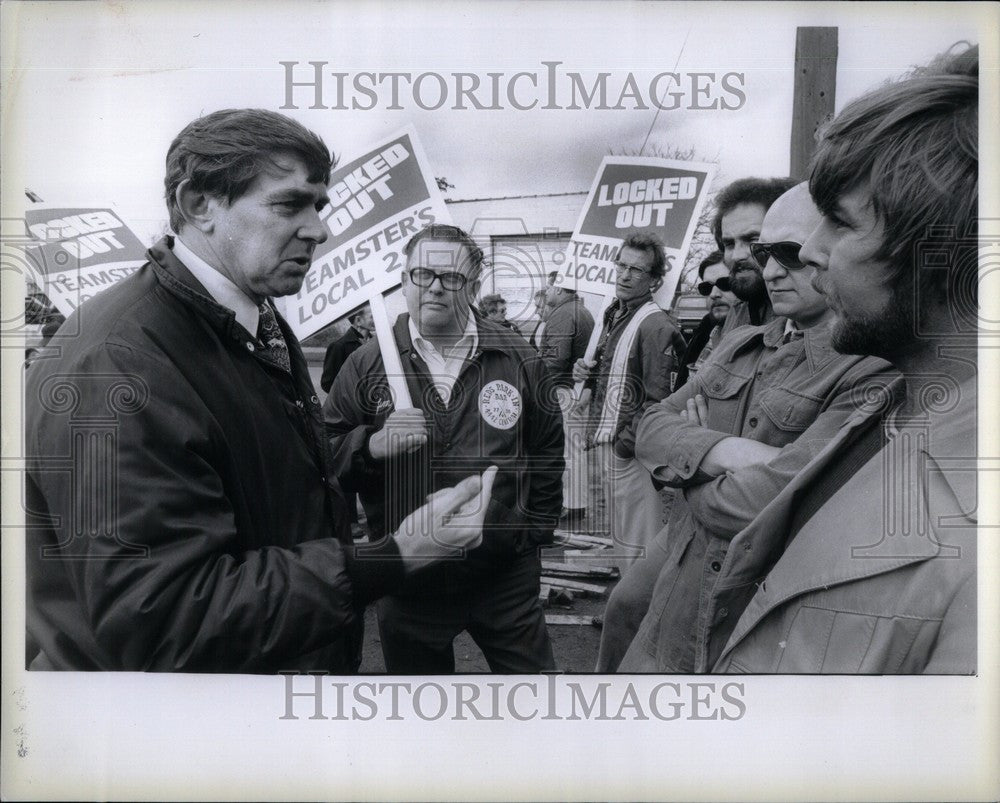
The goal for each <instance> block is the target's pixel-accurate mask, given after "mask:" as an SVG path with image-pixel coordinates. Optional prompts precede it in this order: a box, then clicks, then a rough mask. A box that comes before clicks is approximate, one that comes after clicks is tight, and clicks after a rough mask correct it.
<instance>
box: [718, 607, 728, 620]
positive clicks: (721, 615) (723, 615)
mask: <svg viewBox="0 0 1000 803" xmlns="http://www.w3.org/2000/svg"><path fill="white" fill-rule="evenodd" d="M727 616H729V608H719V621H720V622H721V621H722V620H723V619H725V618H726V617H727Z"/></svg>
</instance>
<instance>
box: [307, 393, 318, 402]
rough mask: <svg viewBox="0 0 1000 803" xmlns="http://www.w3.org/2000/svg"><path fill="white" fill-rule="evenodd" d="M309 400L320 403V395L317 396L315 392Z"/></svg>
mask: <svg viewBox="0 0 1000 803" xmlns="http://www.w3.org/2000/svg"><path fill="white" fill-rule="evenodd" d="M309 401H311V402H312V403H313V404H319V397H318V396H316V395H315V394H313V395H312V396H311V397H310V398H309Z"/></svg>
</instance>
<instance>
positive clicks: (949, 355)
mask: <svg viewBox="0 0 1000 803" xmlns="http://www.w3.org/2000/svg"><path fill="white" fill-rule="evenodd" d="M978 55H979V54H978V48H975V47H973V48H969V49H966V50H964V51H961V52H957V53H950V54H947V55H946V56H944V57H942V58H940V59H939V60H937V61H935V62H934V63H932V64H931V65H930V66H929V67H927V68H925V69H922V70H918V71H917V72H916V73H915V74H912V75H910V76H908V77H907V78H905V79H903V80H900V81H898V82H896V83H894V84H890V85H888V86H884V87H881V88H879V89H877V90H875V91H873V92H871V93H869V94H867V95H865V96H863V97H861V98H859V99H857V100H855V101H854V102H852V103H850V104H848V105H847V106H846V107H845V108H844V110H843V111H842V112H841V113H840V114H839V115H838V116H837V117H836V118H835V119H834V121H833V122H832V123H831V124H830V125H829V126H828V127H827V129H826V130H825V132H824V136H823V138H822V139H821V141H820V143H819V145H818V147H817V152H816V155H815V156H814V158H813V163H812V167H811V175H810V178H809V190H810V193H811V194H812V197H813V198H814V199H815V201H816V204H817V205H818V206H819V208H820V209H821V210H822V212H823V217H822V219H821V221H820V223H819V225H818V226H817V227H816V228H815V229H814V230H813V232H812V233H811V234H810V236H809V237H808V238H807V239H806V241H805V243H804V244H803V247H802V250H801V252H800V258H801V259H802V260H803V261H805V262H806V263H808V264H809V266H810V267H811V268H812V269H814V270H815V271H816V277H815V280H814V282H815V285H816V287H817V288H818V289H819V290H821V291H822V292H823V294H824V295H825V297H826V299H827V302H828V304H829V306H830V308H831V311H832V315H833V328H832V343H833V346H834V348H836V349H837V350H838V351H840V352H843V353H846V354H875V355H879V356H880V357H882V358H884V359H886V360H888V361H889V362H891V363H892V364H893V365H895V366H896V367H897V368H898V369H899V371H900V372H901V373H902V380H901V381H898V382H896V383H894V384H893V386H892V387H890V388H888V389H887V391H886V392H885V393H883V394H882V395H881V396H880V397H879V398H873V399H869V402H871V403H870V404H868V405H865V406H863V407H861V408H860V409H859V410H858V411H857V413H856V414H855V415H852V416H851V418H850V420H849V421H848V422H847V423H846V424H845V426H844V427H843V429H842V430H841V431H840V432H838V433H837V434H836V436H835V437H834V438H833V439H832V440H831V442H830V443H829V444H828V445H827V447H826V448H825V449H823V451H822V452H821V453H820V454H818V455H817V456H816V457H815V459H814V460H812V461H811V462H810V463H809V464H808V465H807V466H805V467H804V468H803V469H802V471H801V472H800V473H799V474H798V476H796V477H795V478H794V480H793V481H792V482H791V483H789V485H788V486H787V487H786V488H785V489H784V490H783V491H782V492H781V494H779V496H778V497H777V498H776V499H775V500H774V501H773V502H772V503H771V504H769V505H768V506H767V507H766V508H765V509H764V510H763V511H761V513H760V515H759V516H757V518H756V519H755V520H754V521H753V522H752V523H750V525H749V526H748V527H746V528H745V529H744V530H743V531H742V532H741V533H739V534H738V535H737V536H736V537H735V538H734V539H733V541H732V544H731V546H730V548H729V552H728V554H727V555H726V556H725V557H724V558H723V560H722V563H723V565H722V566H721V568H720V571H719V573H718V581H717V583H716V584H715V586H714V587H713V588H712V589H711V590H710V593H709V594H707V595H706V598H705V600H704V604H703V606H702V610H701V611H700V612H699V624H698V627H697V633H698V635H697V654H698V660H697V664H696V668H697V669H699V670H702V671H704V670H707V669H710V668H711V669H713V671H716V672H751V673H764V672H798V673H813V672H823V673H826V672H829V673H863V674H887V673H905V674H912V673H929V674H971V673H974V672H975V671H976V668H977V660H976V653H977V649H976V648H977V645H976V629H977V625H976V618H977V587H976V571H977V569H976V555H977V524H976V508H977V498H976V492H977V489H976V480H977V475H978V470H977V469H978V463H977V459H976V452H977V446H976V439H977V438H976V436H977V433H976V406H977V399H976V395H977V377H976V372H977V368H976V356H977V336H978V331H977V323H978V310H977V292H978V289H977V286H978V279H979V271H980V269H981V268H980V266H981V264H982V263H981V262H980V259H979V258H978V249H979V243H978V242H977V237H976V234H977V230H978V229H977V227H978V205H979V204H978V202H979V185H978V175H979V156H978V130H979V105H978V104H979V80H978V74H979V64H978V62H979V58H978Z"/></svg>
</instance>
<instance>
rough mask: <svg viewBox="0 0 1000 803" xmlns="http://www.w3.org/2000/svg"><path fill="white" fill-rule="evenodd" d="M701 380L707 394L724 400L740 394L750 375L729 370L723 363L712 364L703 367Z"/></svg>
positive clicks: (712, 397)
mask: <svg viewBox="0 0 1000 803" xmlns="http://www.w3.org/2000/svg"><path fill="white" fill-rule="evenodd" d="M701 380H702V387H703V390H704V393H705V395H706V396H708V397H709V398H710V399H719V400H724V399H732V398H733V397H735V396H738V395H739V394H740V392H741V391H742V390H743V388H745V387H746V385H747V383H748V382H749V381H750V377H749V376H743V375H741V374H737V373H733V372H732V371H728V370H726V369H725V368H723V367H722V366H721V365H711V366H709V367H706V368H703V369H702V371H701Z"/></svg>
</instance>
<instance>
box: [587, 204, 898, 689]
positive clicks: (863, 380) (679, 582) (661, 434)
mask: <svg viewBox="0 0 1000 803" xmlns="http://www.w3.org/2000/svg"><path fill="white" fill-rule="evenodd" d="M819 219H820V214H819V211H818V210H817V209H816V207H815V205H814V204H813V203H812V201H811V200H810V198H809V192H808V188H807V187H806V185H805V184H800V185H798V186H797V187H794V188H793V189H791V190H789V191H788V192H786V193H785V194H783V195H782V196H781V197H780V198H778V199H777V200H776V201H775V202H774V203H773V204H772V205H771V207H770V209H769V210H768V211H767V214H766V216H765V218H764V221H763V224H762V226H761V229H760V232H759V237H758V239H756V240H755V241H754V243H753V244H752V255H753V258H754V259H756V260H758V262H759V266H760V270H761V275H762V278H763V280H764V282H765V287H766V289H767V292H768V294H769V296H770V298H771V303H772V304H773V307H774V312H775V314H776V316H777V317H775V318H774V319H773V320H772V321H770V322H769V323H767V324H764V325H762V326H744V327H740V328H739V329H736V330H734V331H733V332H732V333H731V334H730V335H729V336H728V337H727V338H726V339H724V340H723V341H722V342H720V344H719V346H718V347H717V348H716V349H715V351H714V352H713V353H712V356H711V357H710V358H709V359H708V361H707V362H706V363H705V365H704V366H703V367H702V368H701V370H699V371H698V372H697V373H696V374H695V375H694V376H693V377H692V378H691V379H690V381H689V382H688V383H687V384H686V385H685V386H684V387H683V388H681V390H680V391H678V392H676V393H674V394H672V395H671V396H670V397H668V398H667V399H666V400H664V401H663V402H662V403H661V404H659V405H655V406H654V407H651V408H650V409H649V410H647V411H646V414H645V415H644V416H643V418H642V420H641V421H640V422H639V426H638V431H637V434H636V458H637V459H638V460H639V462H640V463H641V464H642V465H643V467H645V468H646V469H647V470H648V471H649V472H650V474H651V475H652V477H653V479H654V481H656V482H658V483H662V484H666V485H669V486H671V487H675V488H678V489H679V490H678V493H677V496H676V497H675V499H674V504H673V508H672V509H671V517H670V522H669V523H668V525H667V527H666V528H664V530H663V532H661V533H660V534H659V536H658V537H657V539H656V542H655V547H654V549H653V550H652V551H653V554H654V557H653V559H652V560H647V561H646V562H645V563H644V564H641V565H640V566H638V567H636V570H634V571H633V570H630V571H629V573H628V574H626V575H625V577H624V578H623V579H622V581H621V583H619V587H618V588H616V589H615V591H614V593H613V595H612V598H611V599H610V600H609V603H608V611H607V613H606V616H605V630H606V633H605V634H602V644H601V655H600V657H601V659H602V660H603V661H604V665H603V666H599V667H598V668H599V669H600V670H601V671H614V670H615V669H616V668H617V669H618V671H620V672H653V671H655V672H691V671H693V670H694V666H695V660H694V645H695V640H694V624H695V620H696V615H697V612H698V608H699V604H700V602H701V600H702V599H703V597H704V595H705V593H706V591H707V590H708V589H710V588H711V586H712V582H713V581H714V578H715V576H716V575H717V572H718V569H719V566H720V560H721V557H722V556H724V555H725V551H726V548H727V546H728V542H729V539H731V538H732V537H733V535H735V534H736V533H737V532H739V530H740V529H742V527H743V526H745V525H746V524H747V523H749V522H750V521H751V520H752V519H753V517H754V515H755V514H756V513H757V512H758V511H760V510H761V509H763V508H764V506H765V505H766V504H767V503H768V502H769V501H770V500H771V499H773V498H774V496H775V495H776V494H777V493H778V491H780V490H781V488H782V487H783V485H784V484H785V483H787V482H788V481H790V480H791V478H792V477H793V476H794V475H795V473H796V472H797V471H798V470H799V469H800V468H801V467H802V466H804V465H805V464H806V463H807V462H808V461H809V460H810V459H811V457H812V456H813V455H814V454H815V453H816V452H817V451H818V450H819V449H820V448H821V447H822V445H823V444H824V443H825V442H826V440H827V439H829V438H830V437H832V436H833V434H834V433H835V432H836V431H837V429H838V428H839V427H840V426H841V425H842V424H843V423H844V421H845V420H846V419H847V417H848V416H849V415H850V414H851V413H852V412H853V411H854V405H855V401H856V396H857V394H859V393H861V392H862V391H863V390H864V388H865V387H866V386H867V384H868V383H869V382H870V381H871V380H872V379H873V377H878V376H879V375H880V374H881V372H883V371H885V370H888V368H889V366H888V365H886V364H885V363H884V362H882V361H881V360H876V359H873V358H868V359H863V358H860V357H845V356H840V355H837V354H836V353H835V352H834V351H833V349H832V348H831V346H830V332H829V320H830V310H829V309H828V308H827V306H826V303H825V302H824V300H823V297H822V296H821V295H820V294H819V293H817V292H816V290H815V289H814V288H813V287H812V284H811V280H812V275H813V270H812V269H811V268H809V267H807V266H805V265H804V264H802V262H801V261H800V260H799V258H798V251H799V248H800V245H801V242H802V241H803V240H804V239H805V238H806V237H807V236H808V234H809V232H811V231H812V229H813V228H814V227H815V226H816V224H817V223H818V222H819ZM608 623H610V625H611V626H610V627H609V626H608ZM632 634H634V638H632V639H631V641H630V642H629V636H630V635H632ZM626 649H627V652H626V651H625V650H626ZM623 653H624V657H622V655H623ZM616 659H619V660H620V665H619V664H618V663H617V661H616Z"/></svg>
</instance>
